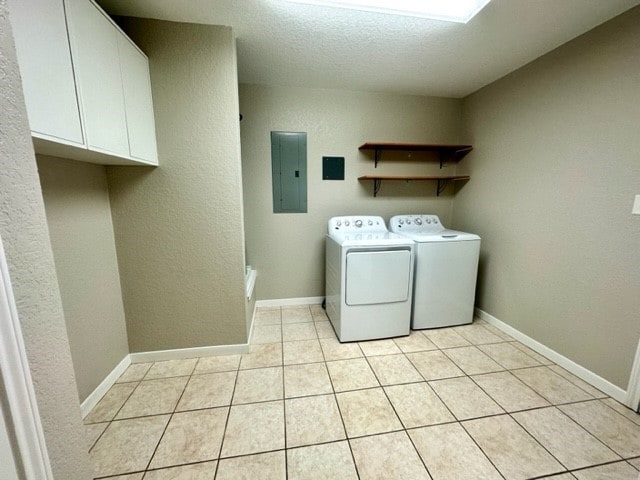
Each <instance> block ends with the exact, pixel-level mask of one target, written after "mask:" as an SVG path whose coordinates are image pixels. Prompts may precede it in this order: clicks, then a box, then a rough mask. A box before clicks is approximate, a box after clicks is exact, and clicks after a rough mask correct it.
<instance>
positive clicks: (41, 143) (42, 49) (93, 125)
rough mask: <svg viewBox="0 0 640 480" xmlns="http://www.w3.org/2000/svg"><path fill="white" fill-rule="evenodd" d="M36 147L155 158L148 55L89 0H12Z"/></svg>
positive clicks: (64, 153) (130, 159)
mask: <svg viewBox="0 0 640 480" xmlns="http://www.w3.org/2000/svg"><path fill="white" fill-rule="evenodd" d="M9 1H10V15H11V17H10V19H11V22H12V25H13V30H14V37H15V40H16V47H17V48H16V50H17V53H18V62H19V65H20V71H21V74H22V79H23V85H24V94H25V101H26V104H27V112H28V115H29V124H30V127H31V131H32V135H33V137H34V145H35V149H36V152H38V153H43V154H48V155H53V156H59V157H66V158H72V159H75V160H82V161H87V162H92V163H100V164H104V165H140V164H145V165H157V164H158V155H157V151H156V136H155V122H154V116H153V103H152V99H151V85H150V81H149V61H148V59H147V57H146V55H144V53H142V52H141V51H140V50H139V49H138V48H137V47H136V46H135V45H134V44H133V42H131V40H130V39H129V38H128V37H127V36H126V35H125V34H124V33H123V32H122V31H121V30H120V28H118V27H117V26H116V24H115V23H114V22H113V21H112V20H111V18H109V16H108V15H107V14H106V13H105V12H104V11H103V10H102V9H101V8H100V7H99V6H98V5H96V4H95V3H94V2H93V1H92V0H9Z"/></svg>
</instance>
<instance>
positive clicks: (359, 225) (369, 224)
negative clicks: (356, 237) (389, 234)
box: [328, 215, 387, 233]
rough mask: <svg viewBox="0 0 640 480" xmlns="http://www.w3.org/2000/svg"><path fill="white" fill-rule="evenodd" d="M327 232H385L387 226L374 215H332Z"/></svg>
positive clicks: (380, 218) (381, 219)
mask: <svg viewBox="0 0 640 480" xmlns="http://www.w3.org/2000/svg"><path fill="white" fill-rule="evenodd" d="M328 227H329V233H331V232H343V233H362V232H381V231H382V232H386V231H387V226H386V225H385V223H384V219H383V218H382V217H374V216H366V215H364V216H360V215H356V216H346V217H333V218H332V219H330V220H329V225H328Z"/></svg>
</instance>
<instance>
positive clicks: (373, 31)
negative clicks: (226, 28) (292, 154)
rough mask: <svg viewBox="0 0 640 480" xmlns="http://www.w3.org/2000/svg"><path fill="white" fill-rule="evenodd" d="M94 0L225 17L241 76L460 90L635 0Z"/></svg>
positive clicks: (183, 16)
mask: <svg viewBox="0 0 640 480" xmlns="http://www.w3.org/2000/svg"><path fill="white" fill-rule="evenodd" d="M452 1H453V0H452ZM99 3H100V4H101V5H102V6H103V7H105V9H106V10H107V11H108V12H109V13H111V14H116V15H131V16H138V17H149V18H157V19H163V20H173V21H181V22H193V23H206V24H212V25H230V26H231V27H233V30H234V32H235V35H236V37H237V45H238V75H239V80H240V82H242V83H257V84H265V85H284V86H304V87H317V88H338V89H349V90H369V91H378V92H394V93H407V94H417V95H436V96H445V97H464V96H466V95H468V94H470V93H472V92H474V91H476V90H478V89H479V88H481V87H483V86H485V85H487V84H489V83H491V82H493V81H494V80H496V79H498V78H500V77H502V76H504V75H506V74H507V73H509V72H512V71H513V70H516V69H517V68H519V67H521V66H522V65H525V64H527V63H529V62H530V61H532V60H534V59H535V58H538V57H539V56H541V55H543V54H544V53H546V52H549V51H550V50H553V49H554V48H555V47H557V46H559V45H562V44H563V43H566V42H567V41H569V40H571V39H573V38H575V37H577V36H578V35H580V34H582V33H584V32H586V31H588V30H590V29H592V28H593V27H595V26H597V25H599V24H601V23H603V22H605V21H607V20H609V19H610V18H612V17H614V16H616V15H618V14H620V13H622V12H624V11H625V10H627V9H629V8H631V7H633V6H635V5H638V4H640V0H492V1H491V3H489V5H488V6H487V7H485V8H484V10H483V11H482V12H480V14H478V16H476V17H475V18H474V19H472V20H471V21H470V22H469V23H468V24H466V25H464V24H454V23H447V22H440V21H436V20H428V19H423V18H412V17H399V16H392V15H384V14H379V13H371V12H359V11H354V10H344V9H335V8H329V7H319V6H312V5H300V4H295V3H289V2H286V1H284V0H133V1H132V0H99Z"/></svg>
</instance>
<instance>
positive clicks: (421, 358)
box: [407, 350, 464, 380]
mask: <svg viewBox="0 0 640 480" xmlns="http://www.w3.org/2000/svg"><path fill="white" fill-rule="evenodd" d="M407 358H408V359H409V361H411V363H413V366H414V367H416V369H417V370H418V372H420V375H422V377H423V378H424V379H425V380H438V379H440V378H451V377H460V376H462V375H464V372H463V371H462V370H460V369H459V368H458V367H457V365H456V364H455V363H453V362H452V361H451V360H450V359H449V357H447V356H446V355H445V354H444V353H442V352H441V351H439V350H435V351H432V352H416V353H407Z"/></svg>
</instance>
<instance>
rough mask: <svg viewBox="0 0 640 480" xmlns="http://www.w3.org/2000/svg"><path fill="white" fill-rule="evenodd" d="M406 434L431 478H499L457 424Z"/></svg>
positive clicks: (489, 463) (493, 468)
mask: <svg viewBox="0 0 640 480" xmlns="http://www.w3.org/2000/svg"><path fill="white" fill-rule="evenodd" d="M408 433H409V436H410V437H411V440H413V443H414V445H415V446H416V449H417V450H418V453H419V454H420V456H421V457H422V460H423V461H424V463H425V465H426V466H427V468H428V469H429V472H431V475H433V477H434V478H435V479H438V480H478V479H483V480H501V479H502V476H501V475H500V474H499V473H498V471H497V470H496V469H495V467H494V466H493V465H492V464H491V462H490V461H489V460H488V459H487V457H486V456H485V454H484V453H482V450H480V448H478V446H477V445H476V443H475V442H474V441H473V440H472V438H471V437H470V436H469V435H468V434H467V432H465V430H464V429H463V428H462V427H461V426H460V424H459V423H450V424H447V425H437V426H432V427H424V428H418V429H415V430H409V432H408Z"/></svg>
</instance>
